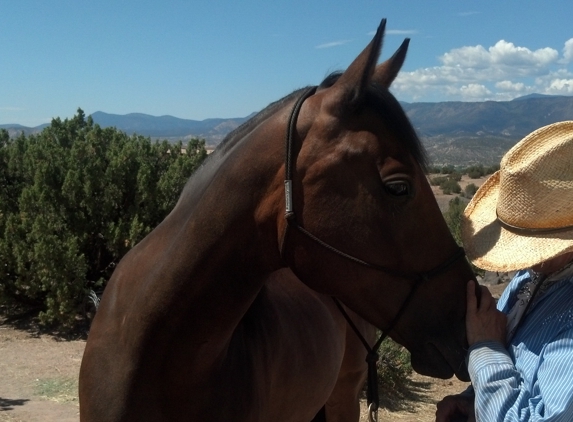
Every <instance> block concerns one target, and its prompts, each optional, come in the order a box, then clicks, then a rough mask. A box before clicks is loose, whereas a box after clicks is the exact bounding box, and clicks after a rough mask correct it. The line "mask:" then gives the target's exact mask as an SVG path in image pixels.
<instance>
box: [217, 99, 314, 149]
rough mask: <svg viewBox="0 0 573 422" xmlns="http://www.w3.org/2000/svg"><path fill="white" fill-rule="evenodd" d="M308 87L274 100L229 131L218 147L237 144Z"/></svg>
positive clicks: (224, 147) (228, 146) (225, 147)
mask: <svg viewBox="0 0 573 422" xmlns="http://www.w3.org/2000/svg"><path fill="white" fill-rule="evenodd" d="M305 89H306V88H301V89H297V90H295V91H293V92H291V93H290V94H288V95H286V96H284V97H283V98H281V99H280V100H277V101H274V102H272V103H270V104H269V105H268V106H266V107H265V108H264V109H263V110H261V111H259V112H258V113H257V114H255V115H254V116H253V117H251V118H250V119H249V120H247V121H246V122H244V123H243V124H242V125H240V126H239V127H237V128H236V129H234V130H233V131H231V132H229V133H228V134H227V136H225V138H224V139H223V140H222V141H221V143H220V144H219V146H218V147H217V149H222V150H223V149H225V150H226V149H228V148H230V147H231V146H232V145H234V144H235V142H237V141H238V140H240V139H242V138H243V137H244V136H245V135H246V134H248V133H249V132H251V131H252V130H253V129H254V128H255V127H257V126H258V125H259V124H260V123H261V122H262V121H264V120H266V119H267V118H268V117H269V116H271V115H273V114H274V113H275V112H276V111H277V110H278V109H280V108H281V107H282V106H283V105H284V104H286V103H287V102H289V101H291V100H292V99H293V98H296V97H297V96H298V95H299V94H300V93H301V92H302V91H304V90H305Z"/></svg>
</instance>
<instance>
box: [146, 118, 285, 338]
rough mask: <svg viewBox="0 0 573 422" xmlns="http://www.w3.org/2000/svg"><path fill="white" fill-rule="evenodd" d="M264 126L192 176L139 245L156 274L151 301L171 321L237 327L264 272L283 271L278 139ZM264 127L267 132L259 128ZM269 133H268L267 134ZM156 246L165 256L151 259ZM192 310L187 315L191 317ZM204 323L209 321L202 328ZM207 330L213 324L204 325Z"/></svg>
mask: <svg viewBox="0 0 573 422" xmlns="http://www.w3.org/2000/svg"><path fill="white" fill-rule="evenodd" d="M269 125H271V126H272V122H271V123H269V124H268V125H265V124H263V125H262V126H263V127H262V128H261V129H257V130H255V131H253V132H252V133H250V134H249V135H247V136H246V137H245V138H244V139H241V140H240V141H238V142H234V144H233V146H232V147H231V148H229V149H228V150H227V151H226V152H224V153H223V154H219V156H214V157H211V158H210V159H209V162H207V163H206V165H205V166H203V167H202V168H201V170H200V172H199V173H197V174H196V175H194V176H193V177H192V179H191V180H190V181H189V183H188V184H187V186H186V187H185V189H184V191H183V193H182V195H181V198H180V200H179V201H178V203H177V205H176V207H175V208H174V210H173V211H172V212H171V213H170V214H169V216H168V217H167V218H166V219H165V220H164V221H163V222H162V223H161V224H160V226H158V227H157V228H156V230H154V232H152V234H151V235H150V236H149V238H148V239H145V240H144V241H143V242H141V247H140V251H142V252H143V251H148V253H144V255H147V256H155V257H156V259H154V260H151V261H149V262H143V265H147V266H148V267H151V268H153V270H154V271H153V272H154V273H157V274H161V280H160V279H159V278H157V279H156V280H155V281H156V282H157V283H155V284H156V289H154V294H153V295H154V300H156V301H158V302H163V303H165V302H168V303H170V304H171V305H172V306H171V309H170V315H171V316H170V318H173V316H174V313H177V312H179V314H180V317H181V320H182V321H183V320H189V317H190V316H189V312H191V313H193V314H194V315H192V316H191V317H192V318H197V319H198V318H203V317H204V318H209V315H212V312H211V311H209V310H207V309H204V306H205V305H204V304H205V303H209V306H210V307H212V308H214V309H220V308H222V309H225V312H224V315H222V314H220V315H217V316H216V319H217V321H216V322H215V323H213V324H215V325H218V326H220V327H222V329H225V330H226V329H227V328H231V327H232V326H233V325H234V324H235V323H238V321H239V320H240V318H241V317H242V315H243V314H244V313H245V312H246V310H247V309H248V307H249V306H250V304H251V303H252V302H253V301H254V299H255V297H256V296H257V294H258V291H259V290H260V289H261V287H262V284H263V280H264V278H265V277H266V276H267V275H268V273H270V272H272V271H274V270H276V269H277V268H279V267H281V266H282V263H281V260H280V253H279V247H278V239H277V232H278V229H277V220H278V218H277V217H278V215H279V213H281V211H280V210H279V209H280V206H279V204H281V203H282V202H281V199H282V195H283V193H282V189H283V182H282V178H283V169H282V160H283V157H284V154H283V152H282V136H283V135H282V133H280V132H277V133H279V135H276V136H274V137H272V136H269V134H270V133H271V132H269V127H268V126H269ZM264 126H267V127H264ZM273 133H274V132H273ZM158 246H160V247H161V249H162V250H163V252H161V253H159V254H157V253H154V251H156V250H157V249H158ZM190 310H191V311H190ZM205 323H206V324H210V323H211V321H205ZM210 326H211V327H212V326H213V325H210Z"/></svg>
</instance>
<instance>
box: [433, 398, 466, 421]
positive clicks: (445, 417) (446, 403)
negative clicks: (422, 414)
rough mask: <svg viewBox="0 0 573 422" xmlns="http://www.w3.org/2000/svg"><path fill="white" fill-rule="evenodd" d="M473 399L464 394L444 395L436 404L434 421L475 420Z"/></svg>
mask: <svg viewBox="0 0 573 422" xmlns="http://www.w3.org/2000/svg"><path fill="white" fill-rule="evenodd" d="M475 420H476V418H475V412H474V399H473V397H468V396H464V395H459V394H457V395H454V396H446V397H444V398H443V399H442V401H440V402H438V404H437V405H436V422H458V421H459V422H461V421H467V422H475Z"/></svg>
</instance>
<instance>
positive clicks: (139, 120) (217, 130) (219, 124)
mask: <svg viewBox="0 0 573 422" xmlns="http://www.w3.org/2000/svg"><path fill="white" fill-rule="evenodd" d="M91 116H92V118H93V119H94V122H95V123H97V124H99V125H100V126H101V127H109V126H113V127H116V128H118V129H119V130H121V131H124V132H126V133H129V134H132V133H137V134H139V135H143V136H149V137H152V138H167V139H170V138H176V139H181V138H190V137H193V136H194V137H199V138H202V139H205V140H206V141H207V142H208V143H209V144H211V145H217V144H218V143H219V142H221V141H222V140H223V138H224V137H225V136H226V135H227V134H228V133H229V132H231V131H232V130H233V129H236V128H237V127H239V126H240V125H241V124H242V123H243V122H245V121H246V120H247V119H248V118H249V117H239V118H233V119H221V118H214V119H206V120H188V119H180V118H177V117H173V116H159V117H155V116H150V115H149V114H142V113H130V114H125V115H119V114H108V113H104V112H102V111H97V112H95V113H93V114H92V115H91Z"/></svg>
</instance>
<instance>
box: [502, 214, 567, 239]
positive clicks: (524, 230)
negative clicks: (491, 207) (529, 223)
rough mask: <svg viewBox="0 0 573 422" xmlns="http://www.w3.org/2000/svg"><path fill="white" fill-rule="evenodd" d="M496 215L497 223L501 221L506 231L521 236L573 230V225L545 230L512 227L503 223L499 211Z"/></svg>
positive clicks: (546, 228) (544, 228) (545, 228)
mask: <svg viewBox="0 0 573 422" xmlns="http://www.w3.org/2000/svg"><path fill="white" fill-rule="evenodd" d="M495 215H496V217H497V221H499V223H500V224H501V225H502V226H503V227H504V228H505V229H507V230H509V231H511V232H515V233H517V234H520V233H522V234H544V233H556V232H565V231H568V230H571V229H573V225H570V226H564V227H543V228H531V227H519V226H514V225H511V224H509V223H507V222H505V221H503V220H502V219H501V218H499V214H498V213H497V210H496V211H495Z"/></svg>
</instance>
